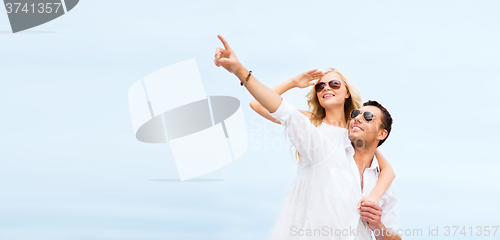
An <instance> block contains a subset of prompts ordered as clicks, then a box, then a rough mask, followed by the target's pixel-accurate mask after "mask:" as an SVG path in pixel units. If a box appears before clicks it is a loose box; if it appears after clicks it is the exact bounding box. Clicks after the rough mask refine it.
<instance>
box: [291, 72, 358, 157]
mask: <svg viewBox="0 0 500 240" xmlns="http://www.w3.org/2000/svg"><path fill="white" fill-rule="evenodd" d="M330 72H335V73H338V74H339V75H340V78H341V80H342V81H343V82H344V84H345V86H346V89H347V93H349V98H347V99H346V100H345V102H344V117H345V121H346V123H347V124H349V121H350V120H351V111H352V110H355V109H358V108H360V107H361V106H362V103H361V95H360V94H359V91H358V89H356V87H354V85H353V84H352V82H351V80H350V79H349V77H348V76H347V75H346V74H345V73H343V72H342V71H340V70H338V69H335V68H327V69H325V70H324V71H323V73H324V74H325V75H326V74H328V73H330ZM318 81H321V79H319V80H318ZM306 97H307V105H308V106H309V112H311V115H310V116H309V120H310V121H311V123H312V124H313V125H314V126H316V127H317V126H319V125H320V124H321V123H322V122H323V118H324V117H325V114H326V113H325V108H324V107H323V106H321V104H320V103H319V99H318V95H317V94H316V89H315V88H314V87H313V88H312V89H311V91H309V92H308V93H307V95H306ZM295 156H296V157H297V159H298V162H300V153H299V152H298V151H295Z"/></svg>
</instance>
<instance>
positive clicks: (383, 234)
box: [359, 202, 401, 240]
mask: <svg viewBox="0 0 500 240" xmlns="http://www.w3.org/2000/svg"><path fill="white" fill-rule="evenodd" d="M359 214H360V215H361V219H363V220H365V221H367V222H368V226H369V227H370V229H371V230H372V231H373V232H374V235H375V238H376V239H377V240H401V237H400V236H399V235H398V234H397V233H395V232H391V231H389V230H388V229H387V228H386V227H385V226H384V224H383V223H382V222H381V221H380V220H381V219H382V208H381V207H380V206H379V205H378V204H376V203H373V202H364V203H363V206H362V207H361V209H360V213H359Z"/></svg>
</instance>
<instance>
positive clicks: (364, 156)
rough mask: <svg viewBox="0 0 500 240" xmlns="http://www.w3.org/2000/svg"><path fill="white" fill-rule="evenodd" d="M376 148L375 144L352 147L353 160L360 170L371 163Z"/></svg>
mask: <svg viewBox="0 0 500 240" xmlns="http://www.w3.org/2000/svg"><path fill="white" fill-rule="evenodd" d="M376 150H377V145H376V144H371V145H365V146H363V147H362V148H361V147H360V148H356V147H354V160H355V161H356V165H358V168H359V170H360V171H361V172H362V171H364V169H365V168H368V167H370V166H371V165H372V161H373V156H374V155H375V151H376Z"/></svg>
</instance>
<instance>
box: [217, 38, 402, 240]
mask: <svg viewBox="0 0 500 240" xmlns="http://www.w3.org/2000/svg"><path fill="white" fill-rule="evenodd" d="M219 39H220V40H221V41H222V43H223V44H224V47H225V49H222V48H217V50H216V54H215V60H214V62H215V64H216V65H217V66H222V67H224V68H225V69H227V70H228V71H229V72H231V73H234V74H235V75H236V76H238V78H240V80H241V84H242V85H245V84H246V83H247V82H249V81H252V84H251V85H246V87H247V89H248V90H249V91H250V93H251V94H252V95H253V96H254V97H255V98H256V99H259V100H260V101H261V102H263V103H264V104H266V106H263V105H261V104H260V103H259V102H258V101H257V100H255V99H254V100H253V101H252V102H251V103H250V106H251V107H252V109H254V110H255V111H256V112H257V113H259V114H260V115H261V116H263V117H265V118H267V119H269V120H270V121H272V122H275V123H278V124H280V122H279V121H278V120H276V119H274V118H273V117H272V116H271V115H270V114H269V112H274V111H276V109H277V108H278V106H279V105H280V101H281V97H279V96H276V95H278V94H279V95H281V94H283V93H284V92H286V91H288V90H290V89H292V88H295V87H299V88H304V87H308V86H313V85H314V86H315V87H314V88H312V89H311V91H310V92H309V93H308V94H307V97H308V105H309V108H310V110H311V111H310V112H308V111H302V110H301V112H302V113H303V114H304V115H305V116H306V117H308V118H309V120H310V121H311V123H312V124H313V125H314V126H316V127H317V128H322V129H323V128H325V127H326V128H328V126H326V125H331V126H335V127H341V128H347V123H348V122H349V121H350V112H351V111H352V110H354V109H358V108H359V107H361V97H360V96H359V93H358V91H357V90H356V88H354V86H353V85H352V84H351V82H350V80H349V78H347V76H346V75H345V74H343V73H341V72H340V71H338V70H336V69H333V68H330V69H327V70H326V71H325V73H322V72H320V71H318V70H316V69H315V70H311V71H308V72H304V73H302V74H299V75H298V76H296V77H294V78H291V79H287V80H286V81H284V82H283V83H280V84H279V85H277V86H276V87H274V88H273V90H271V89H268V88H267V87H265V86H263V85H262V84H261V83H259V82H258V81H256V79H255V78H253V76H252V75H251V72H250V73H249V71H248V70H246V69H245V68H244V67H243V66H242V65H241V63H240V62H239V61H238V59H237V58H236V55H235V54H234V52H233V51H232V49H231V48H230V47H229V45H228V44H227V42H226V41H225V40H224V38H222V37H221V36H219ZM315 79H319V80H318V81H317V83H315V82H314V80H315ZM257 90H258V91H257ZM323 123H325V124H326V125H324V124H323ZM297 156H298V158H299V164H298V167H297V176H296V177H295V179H294V180H293V182H292V186H291V187H290V189H289V191H288V193H287V195H286V198H285V204H284V207H283V209H282V211H281V214H280V216H279V218H278V222H277V224H276V226H275V228H274V231H273V235H272V239H295V238H297V236H292V235H290V227H291V226H294V227H296V228H298V229H300V228H302V226H303V224H304V217H305V213H306V207H307V202H308V196H309V191H310V176H311V163H310V161H309V159H307V157H301V156H300V154H299V153H298V152H297ZM376 157H377V159H378V161H379V165H380V168H381V173H380V176H379V180H378V182H377V185H376V187H375V188H374V190H373V191H372V192H371V193H370V195H369V196H368V197H366V198H364V199H361V200H360V203H359V204H358V207H359V205H360V204H361V202H362V201H373V202H376V203H378V201H379V199H380V197H381V196H382V195H383V194H384V192H385V191H386V190H387V188H388V187H389V185H390V184H391V182H392V180H393V179H394V172H393V170H392V168H391V166H390V165H389V163H388V162H387V161H386V160H385V158H384V157H383V156H381V155H380V153H378V152H377V156H376Z"/></svg>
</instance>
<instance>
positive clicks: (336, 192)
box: [270, 99, 397, 240]
mask: <svg viewBox="0 0 500 240" xmlns="http://www.w3.org/2000/svg"><path fill="white" fill-rule="evenodd" d="M270 114H271V116H272V117H274V118H276V119H277V120H279V121H280V122H281V124H282V125H283V126H284V127H285V133H286V135H287V136H288V138H289V139H290V141H291V142H292V144H293V145H294V147H295V148H296V149H297V151H298V152H299V153H300V154H301V155H303V156H305V157H308V158H309V159H310V160H311V163H312V174H311V191H310V196H309V201H308V206H307V211H306V217H305V219H304V224H303V227H301V228H295V229H294V228H293V227H292V228H291V229H290V234H291V235H292V236H298V237H299V239H342V240H344V239H356V240H364V239H372V235H371V234H369V233H368V234H367V229H368V225H367V224H366V225H365V224H363V221H362V220H361V219H360V215H359V210H358V209H357V203H358V202H359V200H360V199H361V198H362V196H368V195H369V193H370V192H371V191H372V190H373V188H374V187H375V184H376V183H377V180H378V174H379V172H380V171H379V166H378V161H377V159H376V158H375V157H374V159H373V161H372V164H371V166H370V167H369V168H367V169H365V171H364V174H363V179H364V186H363V188H362V187H361V179H360V176H359V170H358V167H357V165H356V162H355V160H354V157H353V156H354V148H353V147H352V145H351V142H350V140H349V138H348V130H347V129H344V128H339V127H335V126H331V125H328V124H325V123H323V124H325V125H326V126H327V127H326V128H325V127H322V128H317V127H315V126H314V125H313V124H312V123H311V122H310V120H309V119H308V118H307V117H306V116H305V115H304V114H302V113H301V112H300V111H299V110H298V109H296V108H295V107H294V106H293V105H292V104H290V103H289V102H287V101H286V100H285V99H283V100H282V102H281V104H280V106H279V107H278V109H277V110H276V111H275V112H274V113H270ZM395 204H396V199H395V197H394V192H393V190H392V187H389V189H388V190H387V191H386V193H385V194H384V195H383V196H382V198H381V199H380V202H379V205H380V206H381V207H382V219H381V222H382V223H383V224H384V225H385V226H386V228H388V229H389V231H391V232H393V233H395V232H396V231H397V222H396V213H395Z"/></svg>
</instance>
